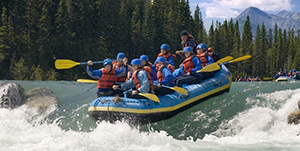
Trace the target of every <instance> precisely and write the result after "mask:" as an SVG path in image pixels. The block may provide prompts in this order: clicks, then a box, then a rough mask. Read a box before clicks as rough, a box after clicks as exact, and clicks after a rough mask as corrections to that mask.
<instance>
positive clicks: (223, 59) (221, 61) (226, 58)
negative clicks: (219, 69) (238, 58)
mask: <svg viewBox="0 0 300 151" xmlns="http://www.w3.org/2000/svg"><path fill="white" fill-rule="evenodd" d="M232 59H233V57H231V56H227V57H224V58H222V59H220V60H218V61H217V62H216V63H217V64H220V63H224V62H227V61H230V60H232Z"/></svg>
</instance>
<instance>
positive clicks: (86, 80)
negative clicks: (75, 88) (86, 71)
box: [77, 79, 98, 83]
mask: <svg viewBox="0 0 300 151" xmlns="http://www.w3.org/2000/svg"><path fill="white" fill-rule="evenodd" d="M77 82H82V83H98V81H97V80H90V79H77Z"/></svg>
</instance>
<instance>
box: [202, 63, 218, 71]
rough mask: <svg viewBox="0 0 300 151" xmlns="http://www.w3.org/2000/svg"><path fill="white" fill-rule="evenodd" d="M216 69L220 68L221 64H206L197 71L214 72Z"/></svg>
mask: <svg viewBox="0 0 300 151" xmlns="http://www.w3.org/2000/svg"><path fill="white" fill-rule="evenodd" d="M216 70H220V66H219V65H218V64H217V63H212V64H210V65H207V66H205V67H204V68H202V69H201V70H199V71H197V73H199V72H213V71H216Z"/></svg>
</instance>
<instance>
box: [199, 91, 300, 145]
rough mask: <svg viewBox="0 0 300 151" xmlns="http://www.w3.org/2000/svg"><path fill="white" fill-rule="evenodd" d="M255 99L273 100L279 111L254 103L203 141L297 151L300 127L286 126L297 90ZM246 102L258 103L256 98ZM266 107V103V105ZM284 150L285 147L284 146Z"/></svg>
mask: <svg viewBox="0 0 300 151" xmlns="http://www.w3.org/2000/svg"><path fill="white" fill-rule="evenodd" d="M257 97H261V98H262V99H266V100H267V102H268V101H275V102H277V105H279V109H273V108H272V107H271V106H268V105H263V106H259V105H257V104H255V105H254V106H253V107H252V108H251V109H249V110H246V111H243V112H241V113H239V114H238V115H236V116H235V117H233V119H231V120H228V121H225V122H224V123H223V124H222V125H221V126H220V129H219V130H217V131H216V132H214V133H212V134H209V135H206V136H205V137H204V138H203V140H202V141H213V142H218V143H219V144H223V145H224V144H244V145H245V144H257V145H262V146H265V145H271V146H274V145H275V146H276V145H279V146H280V144H281V146H282V147H283V146H288V147H287V148H289V147H290V149H292V150H293V149H300V144H299V136H297V134H298V133H299V132H300V130H299V128H300V125H289V124H287V121H286V120H287V116H288V115H289V113H291V112H294V111H296V110H297V102H298V101H299V99H300V89H296V90H283V91H276V92H274V93H269V94H259V95H257ZM246 101H247V102H248V103H249V102H258V101H259V100H257V98H255V99H254V98H247V99H246ZM267 104H268V103H267ZM283 148H284V147H283Z"/></svg>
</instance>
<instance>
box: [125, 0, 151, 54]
mask: <svg viewBox="0 0 300 151" xmlns="http://www.w3.org/2000/svg"><path fill="white" fill-rule="evenodd" d="M149 8H150V7H147V8H146V9H149ZM133 9H134V7H133V2H132V0H122V2H121V9H120V22H121V23H122V25H121V26H120V33H119V36H120V37H122V38H119V42H120V43H119V44H120V46H122V48H124V49H123V50H122V51H123V52H124V53H125V54H126V56H129V55H130V53H129V52H130V50H131V49H132V41H131V33H132V29H131V18H132V12H133ZM146 11H147V10H146ZM144 23H145V24H147V23H146V21H145V22H144ZM143 26H144V25H143ZM145 26H146V25H145ZM144 32H146V31H144V28H143V35H144ZM148 34H151V33H150V32H147V34H146V33H145V35H147V36H148ZM147 36H146V37H145V38H149V37H147ZM149 40H150V38H149V39H145V43H147V42H149ZM149 45H150V46H151V45H152V44H151V43H150V44H149ZM129 59H132V58H129Z"/></svg>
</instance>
